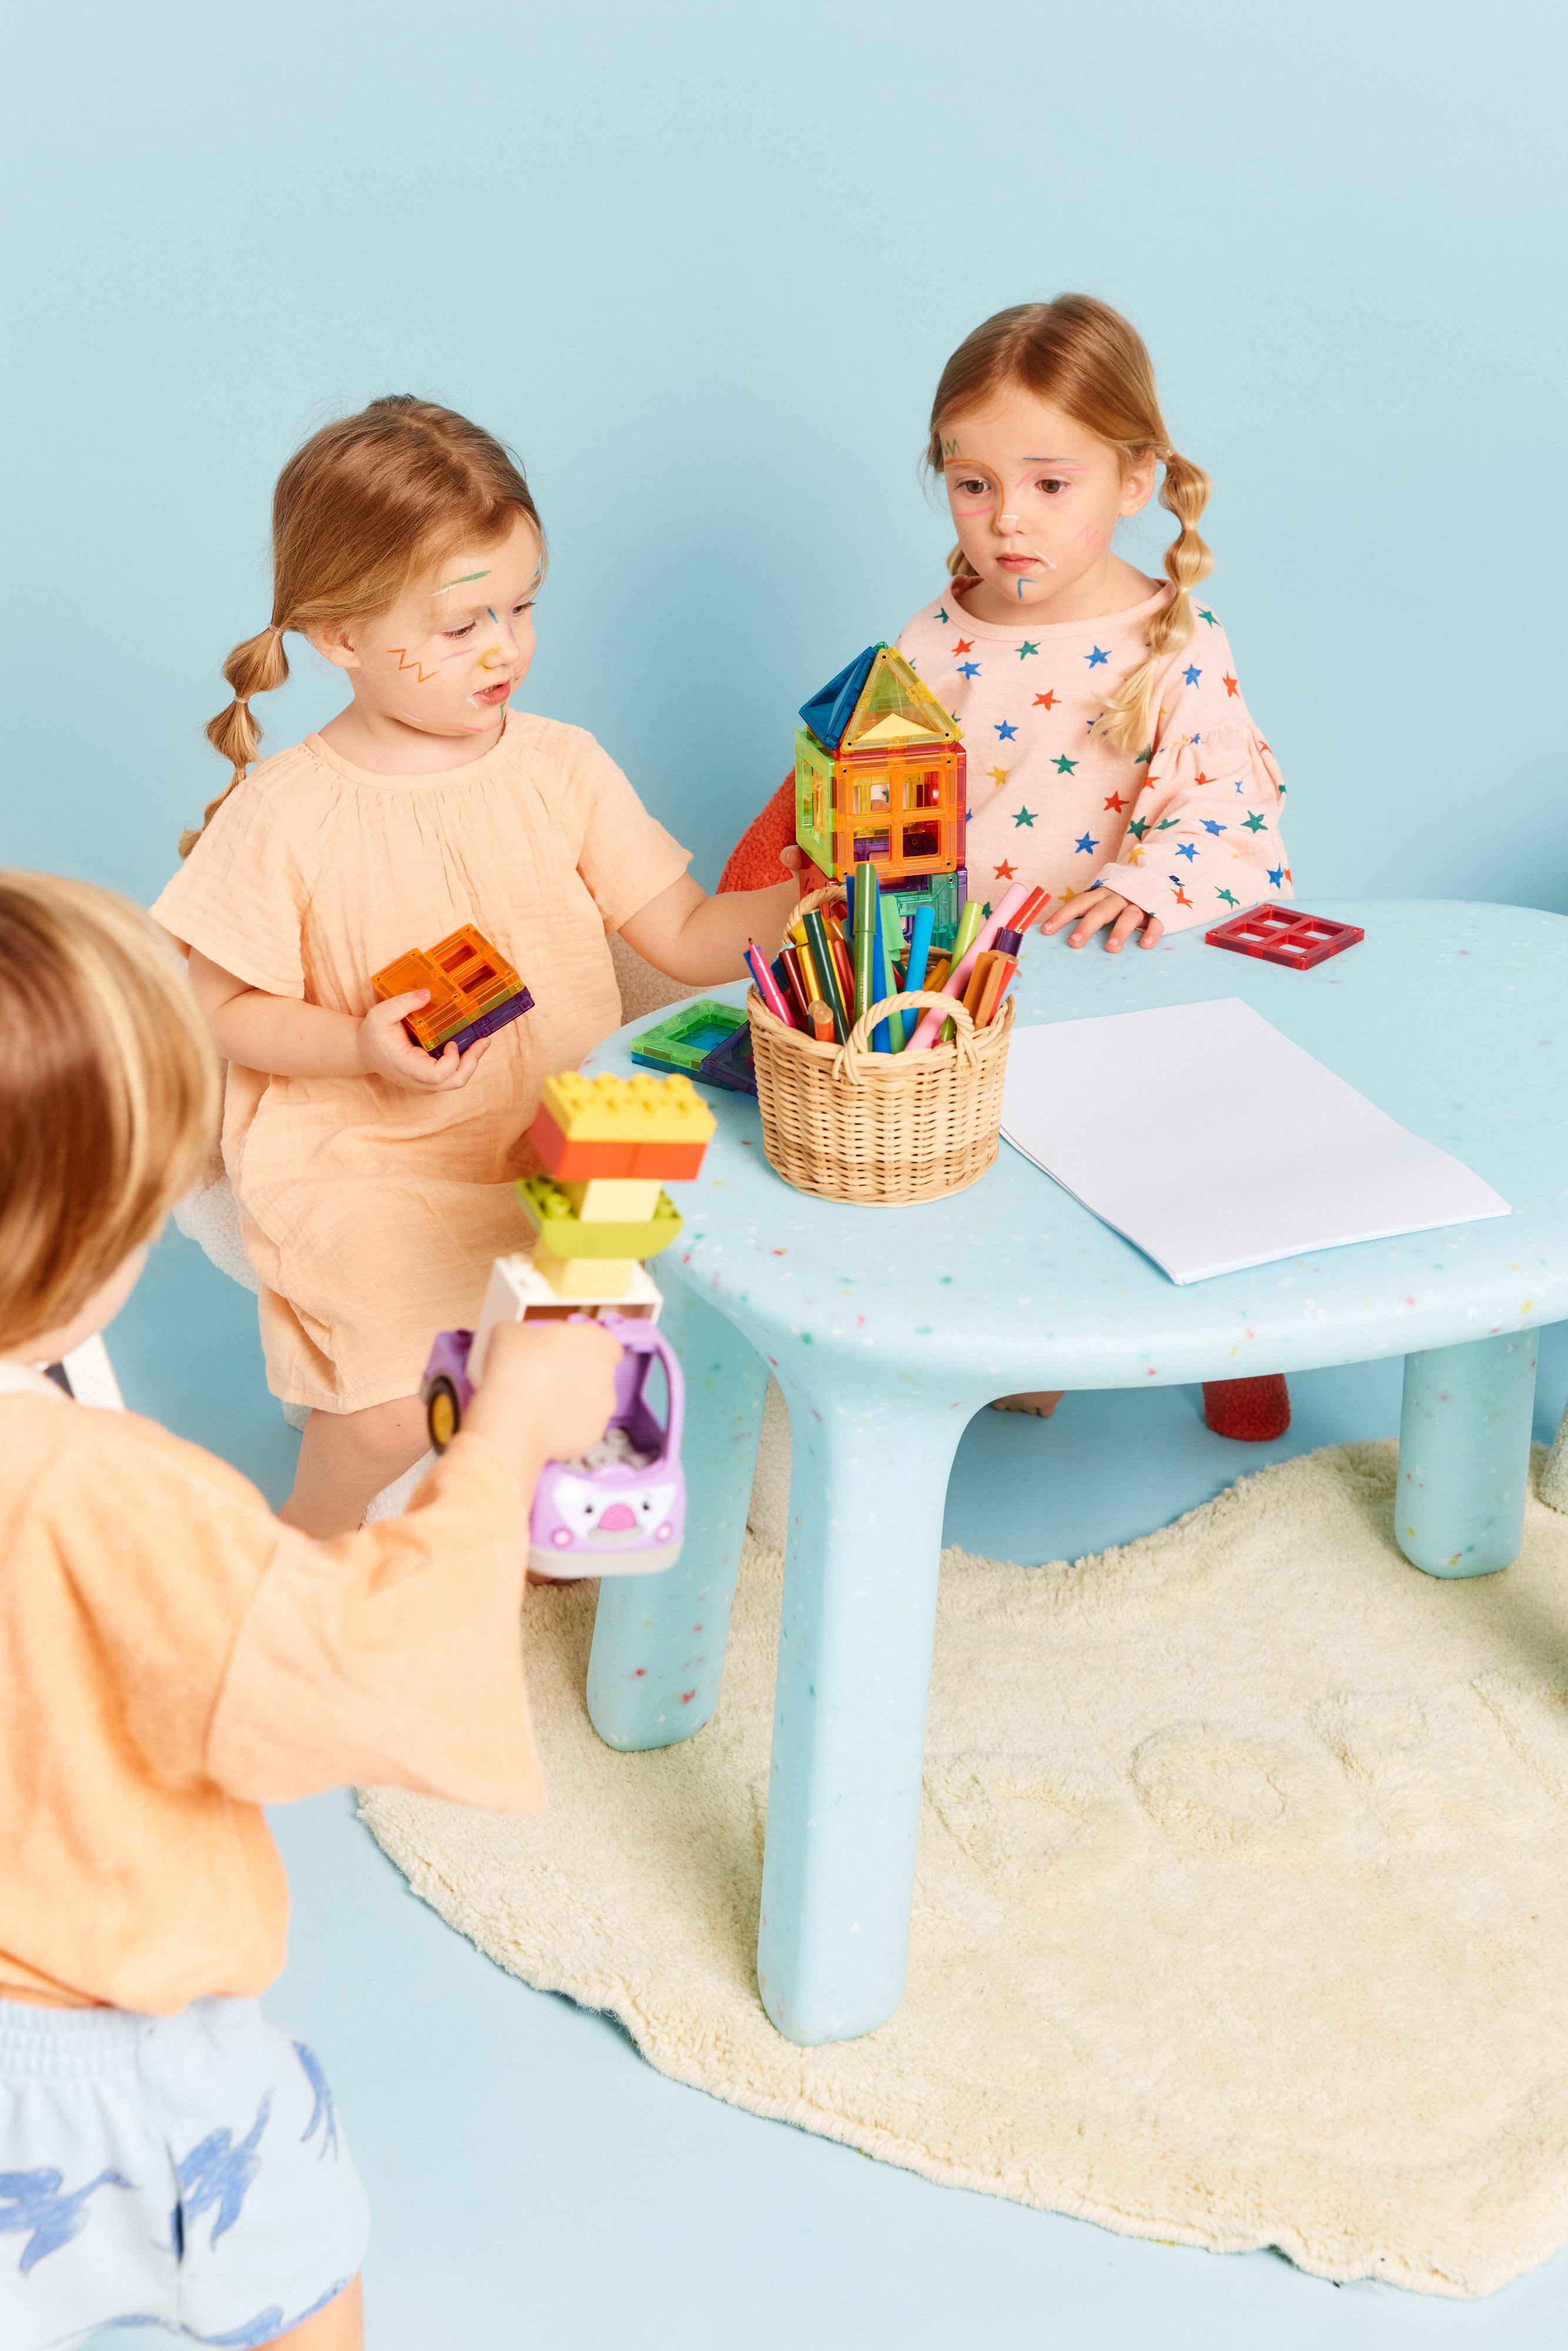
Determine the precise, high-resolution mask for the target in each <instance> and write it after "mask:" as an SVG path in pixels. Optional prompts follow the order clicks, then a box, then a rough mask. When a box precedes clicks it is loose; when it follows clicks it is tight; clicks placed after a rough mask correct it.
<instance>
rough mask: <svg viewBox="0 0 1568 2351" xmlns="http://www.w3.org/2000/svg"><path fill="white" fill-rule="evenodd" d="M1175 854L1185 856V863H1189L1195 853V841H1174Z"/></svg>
mask: <svg viewBox="0 0 1568 2351" xmlns="http://www.w3.org/2000/svg"><path fill="white" fill-rule="evenodd" d="M1176 855H1177V856H1178V857H1185V858H1186V862H1187V863H1188V864H1189V865H1190V864H1191V863H1192V861H1193V859H1194V858H1195V857H1196V856H1197V841H1177V843H1176Z"/></svg>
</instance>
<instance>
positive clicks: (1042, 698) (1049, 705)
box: [1034, 693, 1057, 710]
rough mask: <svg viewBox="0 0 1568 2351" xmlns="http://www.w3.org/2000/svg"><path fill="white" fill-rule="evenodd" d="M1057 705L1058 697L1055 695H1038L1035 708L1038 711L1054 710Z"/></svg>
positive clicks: (1035, 699)
mask: <svg viewBox="0 0 1568 2351" xmlns="http://www.w3.org/2000/svg"><path fill="white" fill-rule="evenodd" d="M1056 703H1057V697H1056V695H1055V694H1054V693H1052V694H1037V695H1035V697H1034V706H1035V708H1036V709H1037V710H1054V709H1055V708H1056Z"/></svg>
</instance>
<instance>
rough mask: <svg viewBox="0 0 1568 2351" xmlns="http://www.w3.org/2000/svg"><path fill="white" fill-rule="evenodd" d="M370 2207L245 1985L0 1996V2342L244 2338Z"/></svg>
mask: <svg viewBox="0 0 1568 2351" xmlns="http://www.w3.org/2000/svg"><path fill="white" fill-rule="evenodd" d="M369 2234H370V2209H369V2206H368V2205H367V2203H366V2200H365V2191H364V2189H362V2188H361V2185H360V2178H359V2174H358V2173H357V2172H356V2170H355V2169H354V2167H353V2164H352V2162H351V2160H350V2156H349V2151H348V2148H347V2147H345V2146H344V2144H343V2141H342V2137H341V2134H340V2129H339V2126H338V2118H337V2115H336V2113H335V2111H334V2109H333V2105H332V2093H331V2091H330V2090H329V2088H328V2086H327V2077H326V2075H325V2074H323V2073H322V2071H321V2068H320V2065H319V2064H318V2062H317V2060H316V2058H315V2057H314V2055H313V2054H312V2053H311V2052H310V2051H309V2050H308V2049H307V2048H306V2046H305V2044H304V2043H303V2042H302V2041H290V2040H289V2038H288V2036H287V2033H283V2032H277V2031H276V2030H275V2028H274V2027H273V2026H272V2025H270V2024H268V2023H267V2022H265V2020H264V2019H263V2016H262V2013H261V2011H260V2009H259V2008H258V2007H257V2005H256V2001H254V2000H197V2001H192V2003H191V2005H190V2006H189V2007H188V2008H184V2009H182V2010H181V2011H179V2013H178V2014H177V2015H175V2016H135V2015H131V2013H130V2012H129V2011H126V2010H123V2009H112V2008H89V2009H60V2008H35V2007H33V2006H32V2005H31V2004H30V2003H28V2002H26V2001H0V2344H3V2345H4V2346H5V2351H57V2346H68V2345H72V2344H78V2343H82V2342H84V2341H85V2340H86V2339H87V2337H88V2336H89V2335H92V2334H94V2333H95V2332H96V2331H97V2330H98V2329H99V2327H110V2326H130V2325H133V2324H141V2325H161V2326H166V2327H168V2328H170V2329H171V2331H172V2333H174V2334H175V2335H184V2336H185V2337H186V2338H187V2340H189V2341H191V2342H193V2343H213V2344H223V2345H225V2346H235V2347H236V2351H251V2346H256V2345H257V2344H262V2343H270V2342H271V2340H272V2338H273V2336H274V2335H282V2334H283V2333H285V2332H286V2330H287V2328H289V2327H291V2326H298V2324H299V2322H300V2320H301V2319H303V2318H308V2316H309V2315H310V2314H311V2312H312V2311H315V2310H319V2309H320V2308H322V2306H323V2305H324V2304H327V2303H329V2302H330V2301H332V2300H333V2298H334V2296H336V2295H337V2294H340V2293H341V2292H342V2290H343V2288H344V2287H345V2286H346V2285H347V2284H348V2283H350V2280H351V2279H352V2278H353V2276H354V2274H355V2273H356V2272H357V2271H358V2269H359V2267H360V2264H361V2261H362V2260H363V2258H364V2252H365V2241H366V2239H367V2237H368V2236H369Z"/></svg>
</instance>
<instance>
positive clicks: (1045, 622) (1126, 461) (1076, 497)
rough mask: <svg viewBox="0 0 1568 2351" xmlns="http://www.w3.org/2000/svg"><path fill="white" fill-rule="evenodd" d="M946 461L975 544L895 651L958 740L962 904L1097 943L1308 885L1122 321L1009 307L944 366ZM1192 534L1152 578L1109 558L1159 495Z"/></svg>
mask: <svg viewBox="0 0 1568 2351" xmlns="http://www.w3.org/2000/svg"><path fill="white" fill-rule="evenodd" d="M929 457H930V463H931V465H932V466H933V468H934V469H937V470H940V472H941V473H942V475H943V477H944V479H945V481H946V489H947V497H948V503H949V505H950V506H951V507H952V512H953V519H954V522H955V524H956V528H957V532H958V544H957V546H956V548H955V549H954V550H953V552H952V554H951V555H950V556H949V557H948V559H947V563H948V569H949V571H950V573H951V574H952V582H951V585H950V587H949V588H948V590H947V592H946V594H945V595H943V596H940V597H938V598H936V601H934V602H932V603H930V604H927V605H926V606H925V609H924V610H923V611H919V612H917V613H916V614H915V618H914V619H913V620H912V621H911V622H909V624H908V626H907V627H906V628H905V629H904V632H903V633H902V634H901V635H900V637H899V640H898V648H899V651H900V652H901V653H904V654H905V655H906V656H907V657H908V659H909V660H910V661H911V662H912V663H913V664H914V665H915V668H917V669H918V670H919V672H920V674H921V676H922V677H923V678H924V679H925V683H926V684H928V685H929V686H930V687H931V688H932V690H933V692H934V693H935V694H936V696H937V698H938V699H939V700H940V701H941V702H942V703H944V704H945V705H946V707H947V708H948V709H950V710H951V711H952V712H953V714H954V716H956V718H957V719H958V721H959V723H960V724H961V725H962V726H963V729H964V741H965V747H966V748H967V753H968V777H969V823H968V838H967V860H968V871H969V889H970V892H971V894H973V895H975V896H980V897H986V898H990V897H993V896H998V897H999V896H1000V894H1001V893H1002V891H1004V890H1005V889H1006V888H1007V887H1008V885H1009V883H1011V882H1014V881H1018V882H1023V883H1028V884H1029V885H1030V887H1031V888H1032V887H1034V886H1036V885H1039V886H1040V887H1041V888H1043V889H1045V890H1047V891H1049V892H1050V893H1051V904H1050V908H1049V912H1048V913H1047V914H1046V916H1045V918H1044V920H1043V921H1042V923H1041V925H1040V928H1041V929H1042V930H1044V931H1056V930H1061V929H1062V928H1063V927H1065V926H1066V925H1071V926H1072V927H1071V945H1072V946H1082V945H1083V943H1084V942H1085V940H1087V939H1088V938H1089V937H1090V936H1091V935H1092V933H1093V932H1095V931H1096V930H1099V929H1101V928H1103V927H1105V926H1108V935H1107V937H1106V941H1105V944H1106V946H1108V947H1109V948H1110V949H1111V950H1112V951H1113V953H1114V952H1115V951H1117V950H1119V949H1120V948H1121V946H1123V945H1124V942H1125V941H1126V940H1127V939H1129V938H1131V937H1132V936H1133V935H1134V933H1141V935H1142V939H1143V944H1144V946H1153V945H1154V944H1155V940H1156V939H1157V938H1158V937H1159V936H1160V935H1161V933H1162V931H1166V930H1181V929H1186V928H1187V927H1188V926H1189V925H1193V924H1197V923H1207V924H1211V923H1215V922H1220V921H1224V920H1225V919H1226V917H1227V916H1228V915H1230V914H1234V913H1236V912H1237V911H1238V910H1239V908H1241V907H1244V906H1251V905H1255V904H1257V903H1258V902H1259V900H1260V899H1264V898H1286V897H1289V896H1290V895H1291V871H1290V867H1289V865H1288V863H1287V862H1286V859H1285V851H1284V846H1283V844H1282V842H1281V838H1280V808H1281V801H1282V799H1283V797H1284V786H1283V785H1282V783H1281V780H1280V774H1279V770H1278V768H1276V766H1275V764H1274V758H1273V754H1272V753H1271V752H1270V748H1269V746H1268V745H1267V743H1265V742H1264V740H1263V738H1262V737H1261V736H1260V734H1259V732H1258V729H1257V727H1256V726H1254V725H1253V723H1252V720H1251V718H1250V716H1249V713H1248V709H1247V705H1246V704H1245V702H1243V700H1242V699H1241V689H1240V686H1239V684H1238V682H1237V676H1236V670H1235V665H1234V664H1233V663H1232V661H1231V658H1230V648H1229V646H1228V644H1227V643H1226V639H1225V632H1224V631H1223V629H1222V628H1221V627H1220V625H1219V623H1218V621H1217V620H1216V618H1215V616H1214V614H1213V612H1212V611H1209V610H1208V609H1207V606H1204V605H1198V606H1197V608H1196V609H1195V607H1194V605H1193V602H1192V600H1191V597H1190V595H1189V592H1188V591H1189V590H1191V589H1193V588H1195V587H1196V586H1197V583H1198V581H1199V580H1203V579H1204V578H1206V577H1207V573H1208V572H1209V570H1210V569H1211V568H1212V563H1213V559H1212V557H1211V556H1210V554H1209V551H1208V549H1207V547H1206V546H1205V545H1204V543H1203V540H1202V539H1201V538H1199V537H1198V535H1197V518H1198V517H1199V515H1201V513H1202V512H1203V509H1204V507H1205V505H1206V504H1207V498H1208V476H1207V474H1205V473H1204V472H1202V471H1201V469H1200V468H1199V467H1198V466H1197V465H1192V464H1190V463H1189V462H1188V460H1187V459H1186V458H1185V457H1181V456H1178V455H1176V451H1175V450H1174V449H1173V448H1172V447H1171V445H1170V442H1169V439H1168V437H1167V435H1166V427H1165V421H1164V419H1163V417H1162V416H1161V414H1160V407H1159V398H1158V395H1157V393H1156V392H1155V377H1154V370H1153V368H1152V366H1151V365H1150V362H1149V355H1148V352H1147V351H1146V350H1145V347H1144V343H1143V340H1142V339H1141V337H1140V336H1139V335H1138V334H1137V333H1136V332H1135V331H1134V329H1133V328H1132V327H1130V326H1129V325H1128V323H1127V321H1126V320H1125V319H1123V318H1121V317H1119V316H1118V314H1117V313H1116V312H1115V311H1114V310H1112V309H1110V308H1107V307H1106V305H1105V304H1104V303H1103V302H1096V301H1094V300H1092V298H1090V297H1089V296H1088V295H1085V294H1062V295H1059V296H1058V297H1057V298H1056V300H1055V301H1054V302H1031V303H1024V304H1021V305H1020V306H1019V308H1016V309H1011V310H1002V311H998V314H997V316H996V317H995V318H994V319H987V320H986V322H985V324H984V326H981V327H977V329H975V331H974V333H973V334H972V335H970V336H969V337H968V338H967V340H966V341H964V342H962V343H961V344H960V345H959V346H958V349H957V350H956V351H955V352H954V354H953V356H952V358H951V359H950V360H948V362H947V365H946V368H945V369H944V370H943V371H942V380H941V381H940V383H939V384H938V385H937V387H936V401H935V402H934V403H933V406H932V412H931V445H930V452H929ZM1162 465H1163V467H1164V469H1165V479H1164V482H1163V483H1162V484H1161V487H1160V500H1161V503H1162V505H1164V506H1165V507H1168V508H1169V510H1170V512H1171V513H1172V514H1174V515H1175V516H1176V520H1177V522H1178V524H1179V526H1180V528H1179V530H1178V532H1177V535H1176V538H1175V539H1173V540H1172V542H1171V544H1170V546H1169V547H1168V548H1167V549H1166V559H1165V568H1166V579H1165V580H1164V581H1163V582H1158V583H1156V582H1155V580H1150V579H1148V578H1146V577H1145V574H1144V573H1143V572H1141V571H1138V570H1135V569H1134V567H1133V566H1132V565H1131V564H1130V563H1125V562H1124V561H1123V559H1122V558H1121V557H1120V556H1119V555H1117V554H1115V553H1114V552H1113V548H1112V538H1113V534H1114V531H1115V528H1116V524H1117V522H1118V521H1119V520H1120V519H1121V517H1123V516H1124V515H1133V514H1136V513H1138V512H1139V510H1140V509H1141V508H1142V507H1145V506H1146V505H1147V504H1148V501H1149V499H1150V497H1151V496H1153V494H1154V488H1155V477H1156V475H1157V473H1158V471H1159V469H1160V467H1161V466H1162Z"/></svg>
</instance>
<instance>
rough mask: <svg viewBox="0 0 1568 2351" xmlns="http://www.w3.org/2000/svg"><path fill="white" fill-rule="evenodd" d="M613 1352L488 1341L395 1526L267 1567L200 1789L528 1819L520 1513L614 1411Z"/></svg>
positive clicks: (531, 1327)
mask: <svg viewBox="0 0 1568 2351" xmlns="http://www.w3.org/2000/svg"><path fill="white" fill-rule="evenodd" d="M620 1353H621V1351H620V1348H619V1347H618V1346H617V1345H616V1343H615V1342H614V1340H613V1339H612V1337H611V1336H610V1334H609V1333H608V1332H606V1331H604V1330H603V1329H602V1328H601V1326H600V1325H599V1324H598V1323H597V1322H545V1323H538V1322H525V1323H520V1324H519V1323H507V1324H503V1325H501V1326H500V1327H499V1328H497V1331H496V1332H494V1333H493V1334H492V1337H491V1340H490V1344H489V1348H488V1349H487V1351H486V1363H485V1378H484V1383H483V1384H482V1386H481V1387H480V1389H479V1391H478V1394H477V1395H476V1396H475V1398H474V1401H473V1403H472V1404H471V1405H469V1406H468V1408H467V1410H466V1411H465V1414H464V1425H463V1427H462V1430H461V1431H460V1433H459V1434H458V1436H457V1437H455V1438H454V1440H453V1442H452V1444H451V1445H450V1446H449V1447H447V1450H446V1451H445V1453H444V1455H443V1456H442V1457H441V1459H440V1460H439V1461H438V1462H437V1463H436V1465H435V1467H434V1469H433V1470H432V1471H431V1473H430V1476H429V1477H428V1478H427V1479H425V1481H424V1483H423V1485H422V1486H421V1488H420V1489H419V1491H418V1493H417V1494H416V1495H415V1497H414V1499H413V1504H412V1506H411V1507H410V1509H409V1510H407V1511H406V1512H405V1513H404V1515H403V1516H402V1518H401V1519H389V1520H381V1521H379V1522H378V1523H376V1524H375V1525H373V1526H368V1527H364V1528H361V1531H360V1532H359V1533H358V1534H355V1535H343V1536H340V1537H339V1538H338V1539H337V1540H336V1541H332V1542H317V1541H313V1540H312V1539H311V1538H310V1537H309V1536H308V1535H303V1534H299V1533H298V1532H296V1531H295V1530H293V1529H292V1528H289V1527H287V1526H277V1525H276V1522H275V1523H274V1541H273V1547H272V1551H271V1557H270V1560H269V1562H268V1565H267V1571H266V1573H265V1575H264V1577H263V1579H262V1581H261V1585H260V1589H259V1590H258V1591H257V1593H256V1599H255V1601H254V1603H253V1604H252V1605H251V1608H250V1611H249V1613H248V1614H247V1616H246V1622H245V1625H244V1626H243V1628H242V1630H241V1633H240V1636H239V1638H238V1640H237V1641H236V1643H235V1647H234V1651H233V1655H232V1656H231V1658H230V1660H229V1665H228V1670H227V1673H226V1676H225V1681H224V1687H223V1692H222V1695H221V1697H220V1698H219V1701H218V1704H217V1707H216V1708H215V1709H214V1714H213V1717H212V1729H211V1733H210V1737H209V1740H208V1748H207V1768H208V1770H209V1771H210V1773H211V1776H212V1777H213V1779H214V1780H215V1781H216V1782H218V1784H219V1785H220V1786H221V1787H223V1788H225V1790H226V1791H227V1792H228V1793H229V1794H230V1795H232V1796H236V1797H239V1798H240V1799H242V1800H245V1801H248V1802H253V1803H270V1802H290V1801H292V1800H293V1799H294V1798H296V1797H298V1796H303V1795H307V1794H310V1793H313V1792H319V1791H322V1790H325V1789H328V1788H334V1787H341V1786H343V1785H344V1784H346V1783H356V1782H357V1783H359V1784H361V1785H362V1784H365V1783H370V1784H373V1785H383V1786H389V1787H402V1788H412V1789H413V1790H415V1791H417V1792H421V1793H423V1794H425V1795H437V1796H445V1797H447V1798H449V1799H450V1800H451V1801H453V1802H458V1803H471V1804H484V1805H487V1806H489V1807H490V1808H491V1809H493V1810H496V1811H499V1812H514V1811H532V1810H537V1808H538V1804H539V1803H540V1802H542V1801H543V1783H542V1781H541V1779H540V1776H539V1771H538V1761H537V1759H536V1757H535V1755H534V1752H533V1744H532V1740H531V1737H530V1734H529V1729H528V1696H527V1691H526V1688H525V1686H524V1679H523V1637H522V1633H523V1628H522V1624H521V1621H520V1616H521V1609H522V1603H523V1585H524V1575H525V1572H526V1568H527V1563H528V1505H529V1502H530V1500H531V1499H532V1496H533V1490H534V1488H535V1486H536V1485H537V1483H538V1476H539V1471H540V1469H541V1468H543V1466H544V1464H545V1462H546V1461H547V1460H551V1459H561V1458H567V1459H570V1458H573V1457H574V1456H575V1455H577V1454H579V1453H581V1452H584V1451H586V1450H587V1448H588V1447H589V1446H590V1445H591V1444H592V1443H593V1442H594V1440H595V1439H596V1438H597V1437H601V1435H602V1434H603V1431H604V1427H605V1425H606V1423H607V1422H608V1420H609V1418H610V1415H611V1413H612V1411H613V1410H614V1403H615V1390H614V1372H615V1365H616V1363H617V1361H618V1359H619V1357H620Z"/></svg>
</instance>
